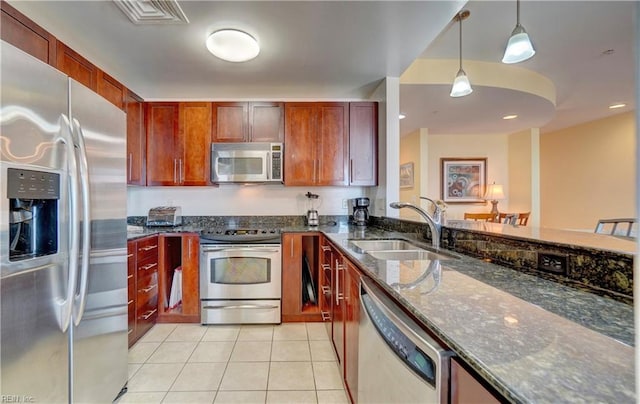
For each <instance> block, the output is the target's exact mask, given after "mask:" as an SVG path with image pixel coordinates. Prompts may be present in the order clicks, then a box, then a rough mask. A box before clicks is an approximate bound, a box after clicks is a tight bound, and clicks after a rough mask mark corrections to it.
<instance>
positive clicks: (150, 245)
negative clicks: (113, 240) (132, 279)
mask: <svg viewBox="0 0 640 404" xmlns="http://www.w3.org/2000/svg"><path fill="white" fill-rule="evenodd" d="M136 244H137V246H136V248H137V252H136V254H137V258H138V262H140V261H142V260H146V259H149V258H151V257H155V261H157V260H158V236H153V237H149V238H145V239H142V240H139V241H138V242H137V243H136ZM138 266H139V265H138Z"/></svg>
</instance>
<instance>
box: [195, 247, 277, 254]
mask: <svg viewBox="0 0 640 404" xmlns="http://www.w3.org/2000/svg"><path fill="white" fill-rule="evenodd" d="M202 252H269V253H278V252H280V250H278V249H275V248H256V247H247V248H206V247H205V248H203V249H202Z"/></svg>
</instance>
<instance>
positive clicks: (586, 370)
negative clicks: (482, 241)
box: [130, 216, 635, 403]
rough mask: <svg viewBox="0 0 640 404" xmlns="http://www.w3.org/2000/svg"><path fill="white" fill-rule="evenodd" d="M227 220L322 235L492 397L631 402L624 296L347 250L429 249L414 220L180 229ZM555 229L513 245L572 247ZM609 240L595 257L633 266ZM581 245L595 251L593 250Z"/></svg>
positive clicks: (191, 220) (189, 221)
mask: <svg viewBox="0 0 640 404" xmlns="http://www.w3.org/2000/svg"><path fill="white" fill-rule="evenodd" d="M135 219H136V218H130V223H131V224H135V223H136V222H135ZM229 219H232V221H234V222H235V223H237V224H239V225H241V224H243V220H245V221H246V220H248V221H250V223H253V224H255V223H257V222H262V223H269V224H270V225H274V223H276V221H279V223H280V226H281V227H280V229H281V230H282V232H283V234H285V235H286V234H296V233H304V234H312V233H313V234H317V235H318V236H319V237H321V238H322V237H324V239H326V240H327V241H328V242H330V243H331V244H332V245H333V246H335V247H336V248H337V249H338V250H339V252H340V253H341V254H342V255H343V256H344V257H345V258H346V259H348V260H349V261H350V262H351V263H352V264H353V265H354V266H355V267H356V268H357V269H358V271H359V272H360V274H361V275H362V276H364V277H367V278H371V279H372V280H373V281H374V282H375V283H376V284H377V285H379V286H380V287H381V288H382V289H383V290H384V291H385V292H386V293H387V294H388V295H389V296H391V297H392V299H393V300H395V302H396V303H398V304H399V305H400V306H401V307H402V308H403V309H404V310H406V311H407V312H408V313H410V314H411V315H412V316H413V317H414V318H415V319H417V320H418V321H419V323H421V324H422V326H423V327H424V329H426V330H427V331H428V332H429V333H430V334H432V335H433V336H435V337H436V338H437V339H438V340H439V341H441V342H442V343H444V344H445V345H446V346H447V347H448V348H450V349H451V350H453V352H454V353H455V354H456V356H457V358H458V359H457V360H461V361H463V362H464V363H465V364H466V365H467V366H468V367H469V368H470V369H471V370H472V371H473V372H474V373H475V374H476V376H477V377H478V378H480V379H481V380H483V381H484V382H486V383H488V384H489V386H491V388H493V389H495V393H494V394H496V395H498V396H499V397H501V399H506V400H508V401H511V402H572V401H575V400H578V401H581V400H583V401H598V402H620V403H622V402H634V400H635V393H634V380H633V378H634V369H633V366H634V364H633V357H634V347H633V344H634V341H633V338H634V326H633V307H632V306H631V305H629V304H625V303H624V302H623V301H624V299H622V301H616V300H614V299H611V298H609V297H604V296H599V295H597V294H594V293H589V292H587V291H585V290H580V289H579V288H575V287H570V286H568V285H565V284H563V283H561V282H559V281H557V280H554V281H552V280H549V279H543V277H539V276H533V275H532V274H531V273H526V271H521V270H515V269H511V268H507V267H505V266H502V265H496V264H495V263H492V262H488V261H490V260H489V259H483V260H480V259H477V258H473V257H470V256H468V255H465V254H463V253H459V254H454V255H456V256H457V259H446V260H442V261H440V263H439V266H438V268H439V276H438V277H437V279H436V277H435V276H434V277H431V276H427V277H425V278H424V279H422V280H420V279H419V278H420V277H421V276H423V275H424V273H425V270H426V267H425V265H427V264H428V263H429V262H428V261H407V260H404V261H381V260H376V259H374V258H372V257H371V256H370V255H368V254H366V253H363V252H362V251H359V250H358V249H357V248H354V245H353V241H354V240H363V239H402V240H407V241H409V242H411V243H413V244H415V245H417V246H421V247H424V248H428V244H429V243H428V238H425V237H424V236H425V232H426V227H425V226H424V225H423V224H421V223H417V222H410V221H402V220H397V219H391V218H374V221H375V222H376V223H377V224H378V225H377V226H370V227H367V228H363V227H358V226H352V225H349V224H348V222H347V221H346V218H344V217H343V218H341V217H332V218H331V219H336V220H335V221H336V225H334V226H330V225H324V226H322V225H321V226H319V227H307V226H306V225H304V220H303V218H302V217H249V216H247V217H234V218H228V217H184V220H185V224H184V225H185V227H184V229H186V230H188V231H195V230H197V228H198V227H205V226H206V224H207V223H217V224H220V223H224V222H228V220H229ZM322 219H326V218H324V217H323V218H322ZM139 220H140V219H139ZM139 220H138V223H139ZM328 222H329V221H328V220H322V223H328ZM474 226H478V225H466V224H455V223H452V224H450V225H448V226H446V227H445V229H444V230H445V231H444V232H443V233H444V234H445V236H443V241H446V237H447V236H446V235H447V234H450V233H449V232H451V231H453V230H460V229H462V228H464V229H465V230H466V231H469V232H471V233H474V232H475V233H476V235H480V234H482V233H489V232H488V231H487V229H486V228H484V229H483V228H476V229H470V228H469V227H474ZM480 227H483V226H482V225H481V226H480ZM175 230H180V229H175ZM490 230H491V232H490V233H493V235H494V237H496V238H504V237H505V234H507V233H512V232H519V231H520V230H518V229H515V228H512V226H510V225H492V228H491V229H490ZM500 230H501V232H500ZM523 232H524V233H527V232H528V233H529V234H530V235H532V234H534V233H538V232H539V234H543V235H546V236H545V237H546V239H544V240H543V238H542V237H539V238H538V239H536V240H531V239H529V240H526V238H525V237H524V236H523ZM555 233H556V231H547V230H544V229H537V230H536V229H534V228H529V229H526V230H524V229H522V230H521V231H520V235H521V236H522V237H521V238H522V239H521V240H520V241H521V242H522V243H525V244H527V243H528V244H530V245H532V246H534V247H539V245H540V243H542V242H543V241H544V242H547V243H550V244H551V243H555V244H556V247H558V248H560V247H562V248H575V247H576V246H575V245H573V246H572V245H570V244H563V243H561V240H558V239H556V240H549V238H551V236H549V234H555ZM561 233H562V232H561ZM570 233H572V232H569V233H566V234H564V236H565V237H567V236H569V235H570ZM145 234H146V233H145ZM133 236H134V237H135V235H133ZM484 236H488V234H484ZM592 236H594V237H593V238H592V237H590V235H587V234H576V237H577V239H576V240H578V241H575V240H574V243H575V244H582V245H581V247H585V246H584V244H588V243H587V242H585V241H584V240H589V239H591V241H592V242H593V241H594V240H595V239H600V238H601V237H604V236H598V235H592ZM566 240H567V239H565V241H566ZM494 241H495V240H494ZM610 242H611V245H615V246H617V247H618V248H617V249H616V250H617V252H613V251H608V249H603V250H602V251H600V252H602V253H606V254H614V255H615V256H616V257H617V258H619V259H620V260H622V261H625V260H630V261H632V259H633V258H632V257H633V253H632V250H633V249H632V245H633V243H632V242H630V241H626V240H617V239H615V240H611V241H610ZM550 244H549V245H550ZM611 245H609V247H611ZM547 247H548V245H547ZM589 247H590V248H592V249H593V251H597V249H596V248H595V247H594V246H593V245H590V246H589ZM487 250H490V249H489V248H487ZM443 251H446V250H443ZM416 281H417V282H416ZM412 282H415V287H414V288H411V289H403V288H401V287H399V284H400V283H405V284H406V283H409V284H410V283H412ZM574 286H575V285H574ZM582 289H584V288H582Z"/></svg>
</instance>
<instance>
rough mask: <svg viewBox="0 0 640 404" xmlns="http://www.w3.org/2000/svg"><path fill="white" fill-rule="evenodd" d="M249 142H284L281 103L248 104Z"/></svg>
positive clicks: (282, 104) (282, 106)
mask: <svg viewBox="0 0 640 404" xmlns="http://www.w3.org/2000/svg"><path fill="white" fill-rule="evenodd" d="M249 141H250V142H273V143H280V142H283V141H284V103H283V102H250V103H249Z"/></svg>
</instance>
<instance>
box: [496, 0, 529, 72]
mask: <svg viewBox="0 0 640 404" xmlns="http://www.w3.org/2000/svg"><path fill="white" fill-rule="evenodd" d="M516 9H517V11H516V14H517V15H516V27H515V28H514V29H513V32H512V33H511V37H510V38H509V42H507V48H506V49H505V51H504V56H503V57H502V63H508V64H511V63H520V62H524V61H525V60H527V59H529V58H531V57H532V56H533V55H535V54H536V51H535V49H533V45H532V44H531V40H530V39H529V34H527V31H525V29H524V27H523V26H522V25H521V24H520V0H516Z"/></svg>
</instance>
